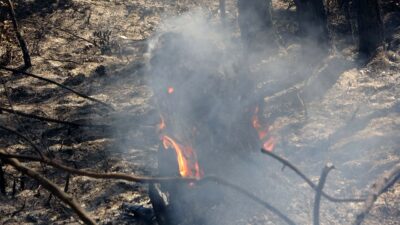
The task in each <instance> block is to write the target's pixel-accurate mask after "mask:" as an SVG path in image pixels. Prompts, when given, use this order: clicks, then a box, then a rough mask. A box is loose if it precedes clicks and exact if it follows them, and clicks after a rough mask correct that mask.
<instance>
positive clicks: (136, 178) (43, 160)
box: [0, 150, 197, 183]
mask: <svg viewBox="0 0 400 225" xmlns="http://www.w3.org/2000/svg"><path fill="white" fill-rule="evenodd" d="M0 158H15V159H19V160H23V161H30V162H41V163H44V164H47V165H50V166H52V167H54V168H57V169H60V170H62V171H65V172H68V173H70V174H74V175H79V176H85V177H91V178H95V179H110V180H125V181H130V182H138V183H166V182H183V183H187V182H196V181H197V180H196V179H195V178H181V177H146V176H133V175H129V174H124V173H96V172H91V171H86V170H79V169H75V168H71V167H68V166H65V165H63V164H62V163H61V162H57V161H55V160H51V159H49V158H47V157H45V156H44V157H43V158H39V157H35V156H27V155H15V154H7V153H5V152H4V151H1V150H0Z"/></svg>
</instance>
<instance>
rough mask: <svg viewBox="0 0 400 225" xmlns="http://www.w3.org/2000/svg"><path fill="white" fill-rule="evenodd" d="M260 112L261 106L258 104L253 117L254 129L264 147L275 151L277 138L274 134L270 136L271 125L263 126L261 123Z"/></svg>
mask: <svg viewBox="0 0 400 225" xmlns="http://www.w3.org/2000/svg"><path fill="white" fill-rule="evenodd" d="M258 112H259V108H258V106H257V107H256V109H255V110H254V114H253V118H252V124H253V127H254V129H256V131H257V133H258V138H259V139H260V140H261V141H262V142H263V145H262V147H263V149H265V150H267V151H270V152H271V151H273V150H274V148H275V145H276V142H277V139H276V138H275V137H272V136H268V133H269V131H270V130H269V127H268V126H264V127H263V126H262V125H261V123H260V119H259V118H258Z"/></svg>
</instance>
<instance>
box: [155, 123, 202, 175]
mask: <svg viewBox="0 0 400 225" xmlns="http://www.w3.org/2000/svg"><path fill="white" fill-rule="evenodd" d="M165 128H166V125H165V121H164V119H163V117H162V116H161V122H160V124H159V126H158V129H159V131H160V132H161V131H162V130H164V129H165ZM161 141H162V144H163V147H164V149H167V150H168V149H173V150H174V151H175V153H176V160H177V163H178V166H179V174H180V175H181V176H182V177H195V178H198V179H199V178H201V177H203V175H204V174H203V171H202V170H201V169H200V166H199V163H198V160H197V155H196V152H195V151H194V149H193V147H192V146H191V145H188V144H186V145H184V144H180V143H179V142H178V141H176V140H174V139H173V138H172V137H170V136H167V135H161Z"/></svg>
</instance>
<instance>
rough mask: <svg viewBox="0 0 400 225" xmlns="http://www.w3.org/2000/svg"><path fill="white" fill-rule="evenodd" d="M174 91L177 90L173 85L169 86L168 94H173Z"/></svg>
mask: <svg viewBox="0 0 400 225" xmlns="http://www.w3.org/2000/svg"><path fill="white" fill-rule="evenodd" d="M174 91H175V89H174V88H173V87H168V90H167V92H168V94H172V93H174Z"/></svg>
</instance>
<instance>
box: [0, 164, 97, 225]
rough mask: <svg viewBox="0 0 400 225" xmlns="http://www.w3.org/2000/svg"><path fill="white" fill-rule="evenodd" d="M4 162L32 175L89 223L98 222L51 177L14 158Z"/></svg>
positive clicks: (93, 224) (91, 224)
mask: <svg viewBox="0 0 400 225" xmlns="http://www.w3.org/2000/svg"><path fill="white" fill-rule="evenodd" d="M3 160H4V162H5V163H7V164H9V165H11V166H13V167H14V168H15V169H16V170H18V171H19V172H21V173H22V174H24V175H27V176H29V177H31V178H32V179H34V180H36V181H37V182H38V183H40V184H41V185H42V186H43V187H44V188H45V189H46V190H48V191H49V192H50V193H52V194H53V195H55V196H57V197H58V198H59V199H60V200H61V201H62V202H64V203H65V204H67V205H68V206H70V207H71V208H72V210H73V211H74V212H75V213H76V214H77V215H78V216H79V218H80V219H81V220H82V221H83V222H84V223H85V224H89V225H96V222H95V221H94V220H93V219H92V218H90V216H89V214H88V213H87V212H86V211H85V210H84V209H83V208H82V207H81V206H80V205H79V203H78V202H77V201H76V200H75V199H74V198H73V197H72V196H70V195H68V194H67V193H65V192H63V191H62V190H61V189H60V188H59V187H58V186H57V185H55V184H54V183H53V182H52V181H50V180H49V179H47V178H45V177H43V176H42V175H40V174H39V173H37V172H36V171H34V170H32V169H30V168H28V167H26V166H24V165H22V164H21V163H20V162H19V161H18V160H16V159H13V158H3Z"/></svg>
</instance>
